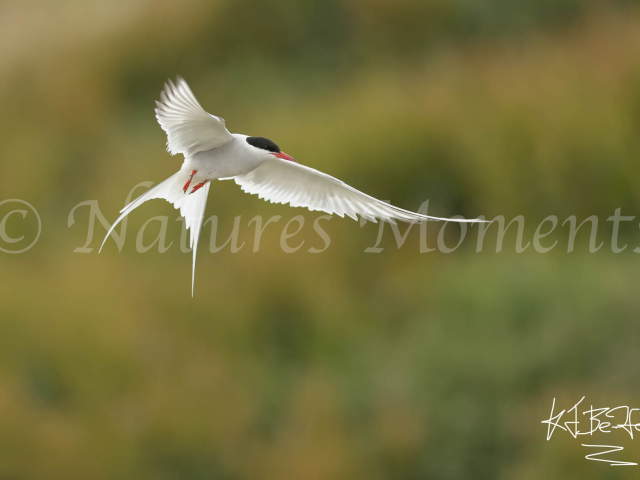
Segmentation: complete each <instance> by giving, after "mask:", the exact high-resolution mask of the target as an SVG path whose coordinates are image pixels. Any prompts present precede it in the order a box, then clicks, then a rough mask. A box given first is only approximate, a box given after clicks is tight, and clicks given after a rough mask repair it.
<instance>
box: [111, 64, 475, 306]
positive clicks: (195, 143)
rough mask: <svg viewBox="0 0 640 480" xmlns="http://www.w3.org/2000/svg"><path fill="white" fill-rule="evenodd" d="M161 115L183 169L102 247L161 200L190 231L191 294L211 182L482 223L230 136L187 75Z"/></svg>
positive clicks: (316, 205) (385, 212)
mask: <svg viewBox="0 0 640 480" xmlns="http://www.w3.org/2000/svg"><path fill="white" fill-rule="evenodd" d="M156 105H157V108H156V109H155V112H156V118H157V119H158V122H159V123H160V126H161V127H162V129H163V130H164V131H165V132H166V133H167V151H168V152H169V153H171V154H172V155H175V154H177V153H181V154H183V155H184V163H183V164H182V168H180V171H178V172H177V173H175V174H174V175H172V176H171V177H169V178H168V179H166V180H165V181H164V182H162V183H160V184H158V185H156V186H155V187H153V188H151V189H150V190H148V191H147V192H145V193H143V194H142V195H140V196H139V197H138V198H136V199H135V200H134V201H133V202H131V203H130V204H128V205H127V206H126V207H124V208H123V209H122V210H120V212H121V215H120V216H119V217H118V219H117V220H116V221H115V223H114V224H113V225H111V228H110V229H109V232H108V233H107V235H106V237H105V239H104V240H103V242H102V245H101V246H100V251H102V247H103V246H104V243H105V242H106V240H107V238H109V235H111V232H112V231H113V229H114V228H115V227H116V225H118V224H119V223H120V221H121V220H122V219H123V218H124V217H126V216H127V215H128V214H129V213H130V212H131V211H133V210H134V209H135V208H137V207H139V206H140V205H142V204H143V203H144V202H146V201H147V200H151V199H154V198H163V199H165V200H167V201H168V202H170V203H172V204H173V205H174V207H175V208H177V209H180V214H181V215H182V216H183V217H184V218H185V224H186V227H187V229H190V230H191V238H190V244H191V249H192V251H193V266H192V274H191V296H193V286H194V279H195V269H196V251H197V247H198V238H199V237H200V228H201V226H202V222H203V220H204V211H205V207H206V203H207V196H208V195H209V187H210V185H211V180H231V179H233V180H235V182H236V183H237V184H238V185H240V188H241V189H242V190H244V191H245V192H247V193H251V194H257V195H258V197H259V198H263V199H265V200H269V201H270V202H272V203H283V204H286V203H288V204H289V205H291V206H292V207H306V208H308V209H309V210H311V211H317V210H321V211H323V212H326V213H329V214H334V213H335V214H337V215H340V216H341V217H344V215H345V214H346V215H348V216H349V217H351V218H353V219H354V220H357V215H360V216H361V217H363V218H365V219H367V220H371V221H373V222H376V219H380V220H383V221H387V222H391V223H395V222H394V221H395V220H401V221H403V222H409V223H413V222H418V221H423V220H444V221H452V222H481V221H483V220H481V219H448V218H439V217H432V216H428V215H421V214H419V213H413V212H410V211H408V210H403V209H402V208H398V207H394V206H393V205H390V204H388V203H385V202H383V201H381V200H377V199H375V198H373V197H370V196H369V195H367V194H365V193H362V192H360V191H358V190H356V189H355V188H353V187H351V186H349V185H347V184H346V183H344V182H342V181H340V180H338V179H337V178H334V177H332V176H330V175H327V174H326V173H322V172H320V171H318V170H315V169H313V168H310V167H306V166H304V165H300V164H299V163H297V162H296V160H295V159H294V158H293V157H290V156H289V155H287V154H286V153H284V152H282V151H281V150H280V148H279V147H278V145H276V144H275V143H274V142H272V141H271V140H269V139H267V138H264V137H250V136H247V135H241V134H238V133H233V134H232V133H229V131H228V130H227V129H226V127H225V121H224V119H223V118H220V117H216V116H215V115H211V114H209V113H207V112H206V111H205V110H204V109H203V108H202V107H201V106H200V104H199V103H198V100H196V97H195V96H194V95H193V93H192V92H191V89H190V88H189V86H188V85H187V82H185V81H184V79H182V78H181V77H178V79H177V82H176V83H175V84H174V83H173V82H172V81H171V80H169V81H168V82H167V83H166V84H165V86H164V90H163V91H162V92H161V93H160V101H159V102H156Z"/></svg>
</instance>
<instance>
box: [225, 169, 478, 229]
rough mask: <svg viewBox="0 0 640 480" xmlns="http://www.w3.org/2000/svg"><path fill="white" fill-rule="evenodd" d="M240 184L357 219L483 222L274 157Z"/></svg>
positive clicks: (266, 197) (297, 204) (281, 199)
mask: <svg viewBox="0 0 640 480" xmlns="http://www.w3.org/2000/svg"><path fill="white" fill-rule="evenodd" d="M233 179H234V180H235V182H236V183H237V184H238V185H240V188H241V189H242V190H243V191H245V192H247V193H251V194H255V195H258V197H259V198H261V199H264V200H269V201H270V202H271V203H283V204H286V203H288V204H290V205H291V206H292V207H305V208H308V209H309V210H311V211H323V212H326V213H329V214H336V215H340V216H341V217H344V216H345V215H347V216H349V217H351V218H353V219H354V220H357V218H358V217H357V216H358V215H359V216H361V217H363V218H365V219H367V220H370V221H373V222H376V220H377V219H379V220H384V221H387V222H391V223H395V220H400V221H403V222H409V223H412V222H418V221H422V220H444V221H451V222H482V221H483V220H481V219H449V218H440V217H432V216H430V215H422V214H419V213H414V212H410V211H408V210H404V209H402V208H398V207H394V206H393V205H390V204H388V203H385V202H383V201H381V200H378V199H376V198H373V197H371V196H369V195H367V194H365V193H363V192H360V191H359V190H356V189H355V188H353V187H351V186H349V185H347V184H346V183H344V182H343V181H341V180H338V179H337V178H335V177H332V176H330V175H327V174H325V173H322V172H320V171H318V170H315V169H313V168H310V167H306V166H304V165H300V164H299V163H295V162H290V161H287V160H283V159H280V158H273V159H272V160H268V161H267V162H265V163H263V164H262V165H261V166H259V167H258V168H256V169H255V170H252V171H251V172H249V173H247V174H245V175H240V176H237V177H234V178H233Z"/></svg>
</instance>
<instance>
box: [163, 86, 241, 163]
mask: <svg viewBox="0 0 640 480" xmlns="http://www.w3.org/2000/svg"><path fill="white" fill-rule="evenodd" d="M156 106H157V108H156V118H157V119H158V123H159V124H160V126H161V127H162V129H163V130H164V131H165V132H167V150H168V151H169V153H171V154H172V155H175V154H177V153H182V154H183V155H185V156H188V155H193V154H194V153H197V152H203V151H206V150H211V149H213V148H217V147H219V146H221V145H224V144H225V143H227V142H230V141H231V140H233V136H232V135H231V134H230V133H229V131H228V130H227V129H226V127H225V126H224V119H223V118H220V117H216V116H215V115H211V114H209V113H207V112H206V111H205V110H204V109H203V108H202V107H201V106H200V104H199V103H198V100H196V97H195V96H194V95H193V92H192V91H191V89H190V88H189V85H187V82H185V81H184V79H182V78H181V77H178V80H177V82H176V83H175V84H174V83H173V82H172V81H171V80H169V81H168V82H167V83H165V86H164V90H163V91H162V92H161V93H160V101H159V102H156Z"/></svg>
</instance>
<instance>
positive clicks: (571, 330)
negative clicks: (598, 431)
mask: <svg viewBox="0 0 640 480" xmlns="http://www.w3.org/2000/svg"><path fill="white" fill-rule="evenodd" d="M639 4H640V2H637V1H613V0H603V1H596V0H593V1H587V0H518V1H514V0H512V1H505V0H483V1H480V0H396V1H394V2H389V1H383V0H361V1H357V0H325V1H318V0H306V1H299V2H294V1H289V0H277V1H276V0H266V1H260V0H236V1H230V0H227V1H222V0H219V1H207V0H183V1H151V0H109V1H107V0H100V1H97V0H91V1H90V0H86V1H84V2H76V1H70V0H69V1H63V0H57V1H52V0H46V1H45V0H39V1H37V0H21V1H12V0H8V1H7V0H5V1H3V2H1V3H0V65H1V68H0V159H1V160H0V192H1V195H0V200H2V199H5V198H20V199H24V200H27V201H29V202H30V203H31V204H33V205H34V206H35V207H36V208H37V209H38V211H39V213H40V215H41V217H42V221H43V225H42V229H43V233H42V237H41V239H40V241H39V242H38V244H37V245H36V246H35V247H34V248H33V249H31V250H30V251H28V252H27V253H24V254H21V255H7V254H0V479H2V480H22V479H65V480H75V479H83V480H84V479H92V480H99V479H114V478H117V479H185V480H200V479H286V480H288V479H296V480H297V479H304V480H307V479H309V480H315V479H318V480H320V479H355V478H366V479H374V480H376V479H398V480H413V479H445V480H449V479H450V480H454V479H516V480H529V479H540V478H547V479H574V478H575V479H583V478H593V479H617V478H640V473H639V472H640V467H616V468H612V467H610V466H609V465H607V464H605V463H601V462H592V461H588V460H585V459H584V455H586V454H587V453H592V452H591V451H588V450H587V449H585V448H584V447H581V446H580V443H589V444H611V445H624V446H625V451H624V452H622V453H619V454H614V455H611V458H614V459H617V460H625V461H632V462H633V461H636V462H640V453H639V452H638V443H637V442H638V441H640V440H635V441H630V440H627V439H625V435H626V434H625V435H623V434H622V433H620V431H618V432H616V433H613V434H609V435H606V436H605V435H602V436H600V437H598V436H594V437H583V438H579V439H573V438H571V437H570V436H569V435H568V434H567V433H565V432H556V434H555V435H554V437H553V438H552V440H551V441H549V442H547V441H546V426H545V425H543V424H541V423H540V422H541V421H542V420H545V419H546V418H547V417H548V415H549V411H550V409H551V402H552V400H553V398H554V397H556V398H557V399H558V406H559V407H561V408H565V409H568V408H570V407H571V406H572V405H573V404H574V403H575V402H577V401H578V400H579V399H580V398H581V397H582V396H583V395H586V396H587V398H586V400H585V404H586V405H587V407H586V408H588V406H589V405H591V404H593V405H595V406H609V407H615V406H618V405H629V406H631V407H636V408H637V407H640V395H639V393H640V383H639V382H640V322H639V318H638V317H639V314H640V296H639V295H638V278H639V270H638V266H637V265H636V262H637V261H638V258H640V257H636V256H635V255H636V254H635V253H633V252H632V250H633V248H634V247H636V246H639V245H640V241H638V230H637V228H636V223H635V222H633V223H632V224H631V225H632V226H631V227H630V228H628V229H627V230H626V231H625V232H623V235H622V240H621V241H620V243H621V244H624V243H629V247H628V248H627V249H626V250H625V251H624V252H623V253H620V254H613V253H611V248H610V246H609V245H610V241H611V225H610V224H608V223H607V222H605V220H606V218H607V217H608V216H610V215H613V213H614V210H615V209H616V208H622V213H623V214H626V215H634V214H636V213H637V212H638V211H639V210H638V207H639V206H640V163H639V162H638V152H640V5H639ZM177 74H179V75H182V76H184V77H185V78H186V80H187V81H188V82H189V84H190V85H191V87H192V89H193V90H194V92H195V94H196V96H197V97H198V99H199V100H200V102H201V103H202V105H203V106H204V107H205V109H207V110H208V111H210V112H212V113H214V114H216V115H221V116H223V117H224V118H225V119H226V121H227V126H228V127H229V129H230V130H231V131H232V132H239V133H245V134H250V135H259V136H266V137H268V138H271V139H273V140H275V141H276V142H277V143H278V144H279V145H280V146H281V147H282V149H283V150H284V151H286V152H287V153H289V154H291V155H293V156H294V157H296V158H297V159H298V160H299V161H300V162H301V163H303V164H306V165H309V166H312V167H315V168H318V169H320V170H322V171H325V172H327V173H330V174H332V175H335V176H337V177H339V178H341V179H343V180H344V181H346V182H348V183H350V184H351V185H353V186H355V187H356V188H359V189H362V190H363V191H365V192H367V193H369V194H371V195H374V196H376V197H378V198H382V199H388V200H391V201H392V202H393V203H394V204H396V205H399V206H401V207H404V208H408V209H414V210H415V209H417V208H418V207H419V205H420V204H421V203H422V202H424V201H425V200H427V199H429V201H430V210H429V211H430V213H431V214H435V215H442V216H448V215H456V214H462V215H465V216H468V217H471V216H477V215H485V216H486V217H489V218H493V217H494V216H496V215H505V216H506V218H507V219H511V218H513V217H514V216H516V215H524V216H525V218H526V228H525V240H526V241H530V240H531V238H532V235H533V232H534V231H535V227H536V226H537V224H538V223H539V222H540V221H541V220H542V219H543V218H545V217H547V216H548V215H557V216H558V217H559V219H560V222H562V221H564V219H566V218H567V217H568V216H570V215H576V216H577V218H578V221H579V222H580V221H582V220H583V219H584V218H586V217H588V216H590V215H597V216H598V217H599V219H600V231H599V238H600V240H601V241H604V242H605V247H603V248H602V250H600V251H598V252H597V253H594V254H590V253H589V251H588V238H587V234H581V235H579V239H578V240H579V241H578V242H577V245H576V249H575V251H574V252H572V253H567V248H566V245H567V228H566V227H565V228H561V227H558V230H557V231H556V233H555V234H554V236H552V237H550V238H549V240H551V242H549V243H552V241H553V240H555V239H557V240H558V241H559V243H558V246H557V247H556V248H555V249H554V250H552V251H551V252H550V253H548V254H540V253H536V252H535V251H533V247H529V249H528V250H526V251H525V252H524V253H520V254H516V253H515V232H514V231H511V232H510V233H509V234H508V235H507V239H506V241H505V246H504V249H503V251H502V252H500V253H495V248H492V247H491V246H492V245H494V246H495V242H494V243H493V244H492V243H491V241H489V240H487V242H486V244H487V245H488V247H486V248H485V250H484V252H483V253H480V254H478V253H475V234H476V232H477V226H473V227H470V228H469V233H468V238H467V240H466V241H465V242H464V244H463V245H462V246H461V247H460V248H459V249H458V250H456V251H455V252H454V253H451V254H444V253H438V252H431V253H423V254H421V253H420V237H419V235H418V232H417V231H412V232H410V233H409V235H408V239H407V242H406V244H405V245H404V246H403V247H402V248H400V249H398V248H397V247H396V244H395V240H394V238H393V235H392V234H391V231H390V229H388V228H387V231H386V234H385V236H384V239H383V242H382V246H383V247H385V249H384V251H383V252H382V253H380V254H367V253H364V250H365V249H366V248H367V247H370V246H373V245H374V243H375V240H376V236H377V226H375V225H372V224H367V225H365V226H364V227H360V226H359V224H358V223H356V222H353V221H352V220H349V219H340V218H337V217H336V218H332V219H331V220H330V221H327V222H325V223H323V227H324V228H325V230H326V231H327V233H328V234H329V236H330V238H331V245H330V247H329V249H327V250H326V251H325V252H323V253H321V254H317V255H313V254H310V253H308V252H307V249H308V247H311V246H315V247H316V248H321V247H322V242H321V240H320V239H319V237H318V236H317V235H316V234H315V233H314V231H313V229H312V222H313V220H314V219H315V218H317V217H318V216H319V215H318V214H317V213H310V212H306V211H303V210H301V209H291V208H290V207H286V206H282V205H271V204H268V203H266V202H262V201H260V200H259V199H258V198H257V197H255V196H249V195H246V194H243V193H242V192H241V191H240V189H239V188H238V187H237V186H236V185H235V184H232V183H231V182H216V183H214V185H213V186H212V188H211V194H210V196H209V202H208V210H207V216H210V215H214V214H215V215H217V216H218V217H219V232H218V240H217V241H218V245H220V244H221V243H223V241H224V240H225V239H226V238H227V237H228V235H229V234H230V232H231V231H232V228H233V222H234V218H235V217H236V216H241V228H240V240H241V241H242V240H244V241H246V242H247V244H246V245H245V246H244V247H243V248H242V249H241V250H240V251H239V252H237V253H233V254H232V253H231V252H230V249H229V246H227V247H226V248H225V249H223V250H222V251H220V252H218V253H215V254H212V253H209V251H208V249H207V247H208V243H209V236H210V235H209V228H208V227H205V230H204V234H203V237H202V239H201V247H200V255H199V263H198V270H197V272H196V296H195V298H193V299H192V298H191V296H190V269H191V265H190V263H191V262H190V254H188V253H181V252H180V250H179V248H178V245H179V241H180V223H178V222H174V221H173V219H174V218H175V217H176V216H177V212H176V211H175V210H173V208H172V207H171V206H170V205H169V204H168V203H166V202H161V201H155V202H150V203H148V204H146V205H145V206H143V207H141V208H139V209H138V210H136V211H135V212H134V213H133V214H132V215H131V216H130V220H129V229H128V235H127V243H126V244H125V246H124V248H123V249H122V251H121V252H118V249H117V247H116V245H115V242H114V241H113V240H109V242H108V243H107V244H106V247H105V250H103V252H102V253H101V254H98V252H97V249H98V247H99V244H100V241H101V240H102V236H103V235H104V233H105V230H104V229H103V228H102V226H100V225H99V224H98V225H97V226H96V233H95V236H94V239H93V242H92V244H91V246H92V247H93V248H94V250H93V251H92V252H91V253H88V254H82V253H74V252H73V250H74V249H75V248H77V247H81V246H83V245H84V243H85V241H86V235H87V220H88V210H86V207H85V209H84V210H83V209H78V210H77V211H76V213H75V218H76V224H75V225H73V226H72V227H71V228H68V227H67V217H68V214H69V212H70V211H71V209H72V208H73V207H74V206H75V205H77V204H78V203H79V202H82V201H85V200H92V199H93V200H98V201H99V206H100V209H101V211H102V213H103V214H104V215H105V216H106V218H107V219H108V220H110V221H113V220H115V218H116V216H117V212H118V210H119V209H120V208H122V206H123V205H124V202H125V198H126V196H127V194H128V192H129V191H130V190H131V188H132V187H133V186H134V185H136V184H138V183H139V182H141V181H145V180H146V181H154V182H157V181H161V180H163V179H165V178H166V177H168V176H169V175H171V174H172V173H173V172H174V171H175V170H177V169H178V168H179V165H180V163H181V161H182V158H181V157H171V156H169V154H167V153H166V151H165V149H164V144H165V141H166V138H165V135H164V132H163V131H162V130H161V129H160V127H159V126H158V125H157V123H156V121H155V118H154V113H153V108H154V101H155V100H156V99H157V98H158V96H159V92H160V90H161V88H162V85H163V83H164V81H165V80H166V79H167V78H169V77H175V75H177ZM0 213H3V212H0ZM3 214H4V213H3ZM258 214H261V215H263V216H265V217H268V216H271V215H282V217H283V218H282V219H281V220H280V221H279V222H278V223H276V224H272V225H270V226H269V228H267V229H266V231H265V233H264V235H263V239H262V248H261V249H260V251H259V252H256V253H253V252H252V244H253V235H254V227H255V224H254V225H252V226H251V227H250V226H248V223H249V221H250V220H251V219H252V218H253V217H254V216H255V215H258ZM300 214H302V215H304V217H305V219H306V220H307V222H306V224H305V227H304V228H303V230H302V232H301V233H300V234H299V235H298V236H297V237H296V238H295V239H294V240H291V241H290V244H292V245H295V244H296V243H298V242H297V240H298V239H300V240H305V246H304V247H303V248H302V249H300V250H299V251H298V252H296V253H292V254H287V253H284V252H283V251H282V250H281V249H280V248H279V240H280V234H281V232H282V228H283V227H284V224H285V223H286V222H287V221H288V220H290V219H291V218H293V217H294V216H295V215H300ZM154 215H169V219H170V220H171V221H170V222H169V225H168V235H169V237H170V240H172V241H173V242H174V243H173V246H172V248H171V249H169V251H168V252H166V253H164V254H160V253H158V249H157V247H156V248H153V249H151V250H150V251H149V252H147V253H144V254H139V253H137V252H136V249H135V236H136V234H137V232H138V229H139V228H140V226H141V225H142V224H143V223H144V222H145V221H146V220H147V219H149V218H151V216H154ZM13 220H16V219H15V218H14V219H13ZM403 228H404V227H403ZM439 228H440V225H438V224H433V226H431V224H430V228H429V242H430V243H431V246H433V245H434V243H435V241H436V238H437V233H438V229H439ZM158 229H159V224H157V223H156V224H155V226H153V225H150V226H149V228H148V229H147V234H146V236H145V239H147V240H148V241H149V242H150V241H151V240H152V239H153V238H154V236H155V234H156V233H157V232H158ZM403 231H404V229H403ZM447 237H451V238H449V239H448V241H449V242H450V244H451V245H453V244H455V242H456V240H457V232H456V228H455V227H452V226H449V227H448V228H447ZM487 238H488V239H489V238H494V237H491V235H488V237H487ZM586 408H585V409H586ZM634 442H636V443H634Z"/></svg>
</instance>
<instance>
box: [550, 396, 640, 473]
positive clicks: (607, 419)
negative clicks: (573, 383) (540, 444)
mask: <svg viewBox="0 0 640 480" xmlns="http://www.w3.org/2000/svg"><path fill="white" fill-rule="evenodd" d="M584 399H585V397H582V398H581V399H580V401H579V402H578V403H576V404H575V405H574V406H573V407H571V408H570V409H569V410H562V411H561V412H559V413H557V414H554V411H555V406H556V399H555V398H554V399H553V404H552V405H551V415H550V416H549V419H548V420H543V421H542V423H546V424H547V441H549V440H550V439H551V436H552V435H553V432H554V431H555V429H556V428H559V429H561V430H564V431H565V432H569V433H570V434H571V435H572V436H573V438H578V435H593V434H594V433H597V432H602V433H611V432H612V431H613V430H616V429H620V428H622V429H623V430H624V431H626V432H627V433H628V434H629V436H630V437H631V438H632V439H633V433H634V431H636V432H640V423H633V422H632V421H631V417H632V416H634V415H636V416H638V415H640V408H630V407H614V408H609V407H603V408H593V405H591V408H590V409H589V410H584V411H583V412H582V415H589V419H588V424H589V429H588V430H584V431H580V427H579V425H580V421H579V420H578V405H580V404H581V403H582V401H583V400H584ZM572 412H573V413H572ZM565 414H567V417H568V418H569V420H567V421H565V422H562V421H561V420H562V418H563V416H564V415H565ZM620 420H624V421H622V422H621V421H620ZM638 420H640V418H638ZM585 423H586V422H585ZM582 446H583V447H590V448H601V449H608V450H603V451H600V452H595V453H591V454H588V455H586V456H585V458H586V459H587V460H596V461H598V462H607V463H609V464H611V465H612V466H618V465H638V464H637V463H633V462H622V461H619V460H607V459H604V458H594V457H596V456H602V455H606V454H608V453H613V452H619V451H621V450H624V449H623V447H618V446H616V445H586V444H584V443H583V444H582Z"/></svg>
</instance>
